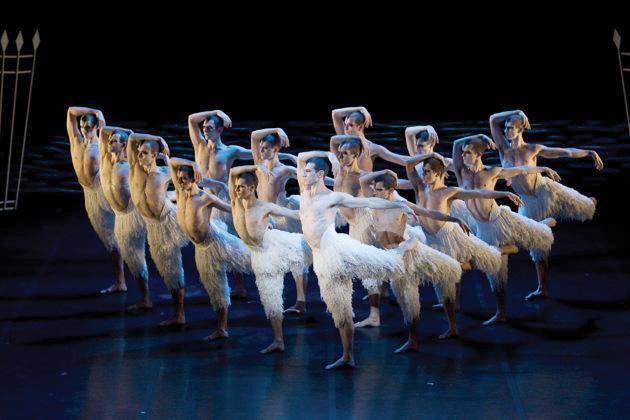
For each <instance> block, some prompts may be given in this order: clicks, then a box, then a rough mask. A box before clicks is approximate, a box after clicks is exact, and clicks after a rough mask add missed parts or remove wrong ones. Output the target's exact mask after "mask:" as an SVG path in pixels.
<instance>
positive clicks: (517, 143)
mask: <svg viewBox="0 0 630 420" xmlns="http://www.w3.org/2000/svg"><path fill="white" fill-rule="evenodd" d="M529 128H530V124H529V120H528V118H527V116H526V115H525V113H524V112H523V111H518V110H517V111H507V112H501V113H498V114H494V115H492V116H491V117H490V131H491V132H492V138H493V140H494V142H495V144H496V146H497V149H498V151H499V156H500V158H501V164H502V165H503V167H504V168H511V167H514V166H521V165H533V166H536V165H537V163H536V162H537V159H538V158H539V157H540V158H547V159H556V158H573V159H577V158H585V157H590V158H592V159H593V161H594V162H595V168H596V169H597V170H598V171H600V170H602V169H603V168H604V163H603V162H602V160H601V158H600V157H599V155H598V154H597V152H595V151H594V150H586V149H575V148H560V147H547V146H544V145H542V144H530V143H525V140H524V139H523V132H524V131H525V130H526V129H529ZM511 186H512V188H514V191H516V193H517V194H518V195H520V196H521V198H522V199H523V205H522V206H521V207H520V208H519V213H520V214H522V215H523V216H526V217H529V218H530V219H534V220H536V221H539V222H540V221H542V220H544V219H546V218H548V217H552V218H554V219H556V220H560V221H563V220H567V221H568V220H576V221H580V222H584V221H587V220H591V219H592V218H593V214H594V213H595V206H596V204H597V200H595V198H594V197H586V196H584V195H582V194H580V193H579V192H577V191H576V190H574V189H573V188H569V187H567V186H564V185H562V184H560V183H558V182H556V181H554V180H553V179H550V178H545V177H542V176H541V175H540V174H526V175H519V176H516V177H514V178H512V182H511ZM546 296H547V282H546V276H541V277H539V283H538V288H537V289H536V290H535V291H533V292H532V293H530V294H529V295H527V297H526V298H525V299H533V298H542V297H546Z"/></svg>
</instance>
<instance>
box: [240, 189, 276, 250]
mask: <svg viewBox="0 0 630 420" xmlns="http://www.w3.org/2000/svg"><path fill="white" fill-rule="evenodd" d="M232 220H233V222H234V229H236V233H238V236H240V238H241V240H242V241H243V242H245V244H246V245H247V246H249V247H255V248H257V247H261V246H262V244H263V239H264V236H265V231H266V230H267V227H268V225H269V213H268V211H267V209H266V208H265V205H264V203H263V202H262V201H261V200H256V203H255V204H254V205H252V206H250V207H245V206H244V205H243V203H242V202H241V200H238V199H237V200H233V201H232Z"/></svg>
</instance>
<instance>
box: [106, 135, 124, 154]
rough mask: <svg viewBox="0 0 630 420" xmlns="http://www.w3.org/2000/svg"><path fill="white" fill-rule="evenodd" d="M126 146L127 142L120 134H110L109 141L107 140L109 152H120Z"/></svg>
mask: <svg viewBox="0 0 630 420" xmlns="http://www.w3.org/2000/svg"><path fill="white" fill-rule="evenodd" d="M124 147H125V144H124V143H123V141H122V140H121V138H120V135H118V134H112V135H111V136H109V141H108V142H107V152H108V153H120V151H121V150H123V148H124Z"/></svg>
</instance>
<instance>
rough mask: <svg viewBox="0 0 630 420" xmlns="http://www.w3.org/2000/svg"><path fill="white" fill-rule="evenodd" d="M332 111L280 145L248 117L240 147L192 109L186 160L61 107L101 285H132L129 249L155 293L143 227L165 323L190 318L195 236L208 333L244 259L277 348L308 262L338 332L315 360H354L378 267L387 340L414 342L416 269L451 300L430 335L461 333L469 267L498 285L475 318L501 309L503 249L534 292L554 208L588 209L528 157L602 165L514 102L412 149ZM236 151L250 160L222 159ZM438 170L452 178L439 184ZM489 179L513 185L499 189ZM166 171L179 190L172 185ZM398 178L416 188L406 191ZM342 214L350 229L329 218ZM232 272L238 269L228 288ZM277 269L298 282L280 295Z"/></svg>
mask: <svg viewBox="0 0 630 420" xmlns="http://www.w3.org/2000/svg"><path fill="white" fill-rule="evenodd" d="M332 120H333V125H334V129H335V132H336V134H335V135H333V136H332V137H331V138H330V150H326V151H304V152H300V153H298V154H297V156H295V155H292V154H288V153H283V152H280V151H281V150H282V149H285V148H287V147H289V146H290V143H289V137H288V136H287V134H286V133H285V132H284V130H283V129H281V128H267V129H261V130H256V131H254V132H252V133H251V149H245V148H243V147H240V146H236V145H228V144H225V143H224V142H223V140H222V134H223V132H224V131H225V130H228V129H230V128H231V126H232V121H231V119H230V118H229V117H228V115H227V114H225V113H224V112H223V111H220V110H216V111H208V112H200V113H196V114H192V115H190V116H189V117H188V128H189V135H190V140H191V142H192V145H193V148H194V155H195V159H194V161H190V160H186V159H182V158H177V157H173V156H170V151H169V147H168V144H167V142H166V141H165V140H164V139H163V138H162V137H159V136H155V135H149V134H140V133H134V132H133V131H132V130H129V129H126V128H121V127H114V126H108V125H106V122H105V117H104V116H103V113H102V112H101V111H100V110H97V109H91V108H84V107H70V108H69V109H68V113H67V120H66V124H67V131H68V136H69V140H70V151H71V156H72V164H73V167H74V170H75V172H76V175H77V178H78V180H79V183H80V184H81V186H82V187H83V191H84V197H85V208H86V212H87V215H88V217H89V219H90V222H91V224H92V226H93V228H94V230H95V231H96V233H97V235H98V236H99V238H100V240H101V241H102V243H103V244H104V245H105V247H106V248H107V250H108V251H109V252H110V253H111V257H112V260H113V263H114V268H115V283H114V284H113V285H112V286H110V287H109V288H107V289H104V290H103V291H102V293H115V292H124V291H126V290H127V286H126V283H125V276H124V264H126V265H127V267H128V269H129V272H130V273H131V274H132V276H133V277H134V279H135V281H136V283H137V285H138V288H139V290H140V292H141V294H142V300H141V301H140V302H138V303H136V304H135V305H132V306H131V307H130V308H129V309H130V310H136V311H137V310H149V309H150V308H151V307H152V301H151V297H150V293H149V274H148V269H147V261H146V257H145V243H146V242H148V244H149V251H150V255H151V258H152V260H153V262H154V264H155V266H156V267H157V270H158V272H159V274H160V276H161V277H162V279H163V281H164V283H165V285H166V286H167V288H168V289H169V291H170V293H171V295H172V299H173V302H174V306H175V313H174V315H173V316H172V317H170V318H168V319H167V320H165V321H163V322H162V325H182V324H185V322H186V317H185V312H184V290H185V287H186V281H185V279H186V276H185V275H184V268H183V265H182V248H184V247H186V246H187V245H188V244H189V242H192V244H193V246H194V248H195V262H196V266H197V270H198V272H199V278H200V280H201V283H202V284H203V286H204V288H205V290H206V291H207V293H208V296H209V299H210V303H211V305H212V307H213V309H214V310H215V312H216V314H217V327H216V329H215V330H214V332H213V333H212V334H211V335H209V336H208V337H206V339H208V340H216V339H220V338H227V337H228V308H229V306H230V302H231V297H232V298H233V297H235V296H238V297H242V296H244V295H245V285H244V277H243V275H244V274H247V273H252V274H253V275H254V278H255V283H256V287H257V288H258V292H259V295H260V301H261V303H262V305H263V308H264V312H265V315H266V316H267V318H268V319H269V320H270V323H271V326H272V329H273V341H272V343H271V344H270V345H269V346H268V347H266V348H265V349H263V350H262V351H261V353H271V352H276V351H283V350H284V348H285V344H284V340H283V334H282V322H283V316H284V314H286V313H294V314H304V313H305V312H306V297H305V296H306V295H305V289H306V285H307V281H308V273H309V267H310V266H312V267H313V271H314V272H315V274H316V276H317V281H318V285H319V290H320V293H321V297H322V299H323V301H324V302H325V304H326V307H327V309H328V311H329V312H330V313H331V314H332V318H333V321H334V324H335V327H336V328H337V329H338V331H339V334H340V337H341V342H342V346H343V354H342V356H341V358H340V359H339V360H337V361H336V362H334V363H332V364H330V365H328V366H326V368H327V369H332V368H339V367H343V366H354V365H355V362H354V352H353V336H354V328H355V327H366V326H379V325H380V312H379V303H380V296H381V294H382V293H386V292H387V287H386V285H387V283H389V285H390V286H391V290H392V291H393V293H394V295H395V298H396V300H397V302H398V304H399V306H400V308H401V310H402V313H403V316H404V320H405V322H406V324H407V326H408V340H407V342H406V343H404V345H403V346H402V347H400V348H399V349H397V350H396V352H405V351H414V350H416V349H417V347H418V340H417V335H416V326H417V323H418V320H419V317H420V296H419V286H420V285H421V284H432V285H433V286H434V288H435V292H436V294H437V297H438V299H439V302H440V303H439V305H436V306H439V307H440V308H443V310H444V313H445V314H446V319H447V321H448V329H447V331H446V332H445V333H443V334H442V335H440V338H448V337H456V336H457V334H458V331H457V320H456V317H455V313H456V310H457V309H458V306H459V301H460V290H461V287H460V284H461V279H462V273H463V272H464V271H467V270H472V269H476V270H480V271H482V272H484V273H485V274H486V276H487V278H488V279H489V282H490V286H491V288H492V291H493V293H494V296H495V298H496V313H495V315H494V316H493V317H492V318H490V319H489V320H487V321H486V322H484V324H485V325H490V324H495V323H499V322H505V321H506V310H505V295H506V287H507V282H508V256H509V254H512V253H516V252H518V250H519V249H524V250H527V251H529V252H530V255H531V258H532V260H533V262H534V264H535V266H536V273H537V277H538V287H537V288H536V290H534V291H533V292H532V293H530V294H529V295H528V296H527V297H526V299H536V298H544V297H545V296H547V293H548V289H547V284H548V279H547V271H548V255H549V252H550V250H551V247H552V244H553V242H554V237H553V233H552V230H551V228H552V227H554V226H555V225H556V221H571V220H573V221H581V222H583V221H587V220H590V219H592V217H593V214H594V213H595V207H596V200H595V199H594V198H589V197H586V196H584V195H582V194H580V193H579V192H577V191H576V190H574V189H572V188H569V187H566V186H564V185H562V184H560V183H559V181H560V177H559V176H558V174H557V173H556V172H555V171H554V170H552V169H550V168H549V167H543V166H538V165H537V160H538V158H539V157H540V158H551V159H553V158H560V157H568V158H584V157H591V158H592V159H593V160H594V162H595V167H596V169H598V170H601V169H602V168H603V163H602V161H601V159H600V157H599V156H598V154H597V153H596V152H595V151H593V150H586V149H575V148H555V147H547V146H544V145H540V144H531V143H526V142H525V140H524V138H523V133H524V132H525V130H527V129H529V128H530V124H529V120H528V118H527V116H526V115H525V114H524V113H523V112H522V111H518V110H516V111H508V112H501V113H497V114H494V115H492V116H491V117H490V132H491V135H492V138H490V137H488V136H486V135H483V134H478V135H473V136H467V137H464V138H461V139H458V140H456V141H455V142H454V144H453V150H452V154H451V157H450V158H448V157H444V156H443V155H442V154H439V153H437V152H436V151H435V149H436V148H437V147H438V145H439V138H438V134H437V133H436V131H435V129H434V128H433V127H432V126H430V125H426V126H415V127H408V128H407V129H406V130H405V133H404V136H405V141H406V145H407V150H408V152H409V156H403V155H399V154H396V153H393V152H391V151H390V150H388V149H387V148H385V147H383V146H381V145H378V144H376V143H373V142H371V141H370V140H368V139H367V138H366V135H365V131H366V129H367V128H368V127H370V126H371V125H372V117H371V115H370V114H369V112H368V110H367V109H366V108H364V107H349V108H343V109H336V110H334V111H333V112H332ZM492 150H497V151H498V153H499V156H500V160H501V166H487V165H485V164H484V163H483V156H484V154H485V153H486V152H487V151H492ZM376 158H381V159H383V160H385V161H388V162H391V163H392V164H395V165H399V166H402V167H404V168H405V170H406V173H407V179H398V177H397V175H396V173H395V172H394V171H392V170H390V169H386V170H382V171H373V164H374V160H375V159H376ZM236 160H246V161H247V160H250V161H253V164H252V165H245V166H233V165H234V162H235V161H236ZM281 161H288V162H291V163H293V164H294V165H295V166H294V165H290V164H284V163H282V162H281ZM159 163H163V164H159ZM448 173H452V174H454V176H455V178H456V180H457V184H458V186H457V187H454V186H447V185H446V183H445V178H446V177H447V176H448ZM543 174H544V175H546V176H543ZM291 179H295V180H297V182H298V185H299V188H300V194H299V195H291V196H287V193H286V184H287V182H288V181H289V180H291ZM500 179H504V180H506V181H507V183H508V185H510V186H511V188H512V189H513V190H514V191H515V193H512V192H507V191H495V185H496V183H497V181H498V180H500ZM171 184H172V185H173V186H174V188H175V191H171V190H169V186H170V185H171ZM329 187H332V190H331V189H330V188H329ZM397 189H404V190H413V191H414V193H415V199H416V202H415V203H412V202H409V201H407V200H406V199H405V198H403V197H402V196H401V195H399V194H398V193H397V191H396V190H397ZM500 198H505V199H508V200H510V201H511V202H512V203H513V204H514V205H516V206H518V212H514V211H513V210H512V209H511V208H510V207H508V206H505V205H501V206H500V205H498V204H497V202H496V201H495V200H496V199H500ZM344 225H347V226H348V227H347V229H348V230H347V231H348V234H345V233H340V231H343V230H344ZM227 272H230V273H232V275H233V279H234V290H233V291H232V292H231V289H230V287H229V285H228V278H227ZM287 273H291V274H292V276H293V278H294V280H295V284H296V291H297V293H296V295H297V296H296V303H295V304H294V305H293V306H291V307H290V308H288V309H286V310H285V309H284V305H283V296H282V293H283V287H284V277H285V274H287ZM353 280H360V281H361V282H362V284H363V286H364V287H365V288H366V289H367V292H368V301H369V304H370V313H369V316H368V317H367V318H366V319H365V320H362V321H360V322H357V323H356V324H355V323H354V321H353V310H352V290H353V284H352V282H353Z"/></svg>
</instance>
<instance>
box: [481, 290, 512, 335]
mask: <svg viewBox="0 0 630 420" xmlns="http://www.w3.org/2000/svg"><path fill="white" fill-rule="evenodd" d="M494 297H495V299H496V301H497V313H496V314H495V315H494V316H493V317H492V318H490V319H489V320H487V321H486V322H484V323H483V325H494V324H497V323H500V322H505V321H506V320H507V318H506V317H505V284H504V283H499V285H498V286H497V288H496V290H495V291H494Z"/></svg>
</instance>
